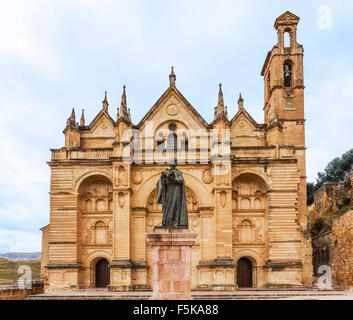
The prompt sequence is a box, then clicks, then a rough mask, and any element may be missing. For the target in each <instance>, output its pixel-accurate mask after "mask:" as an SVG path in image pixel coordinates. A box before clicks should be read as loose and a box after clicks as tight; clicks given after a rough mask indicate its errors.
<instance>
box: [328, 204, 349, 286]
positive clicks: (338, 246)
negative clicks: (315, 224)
mask: <svg viewBox="0 0 353 320" xmlns="http://www.w3.org/2000/svg"><path fill="white" fill-rule="evenodd" d="M332 276H333V282H334V284H336V285H339V286H342V287H344V288H347V289H352V288H353V210H351V211H349V212H347V213H345V214H344V215H342V216H341V217H339V218H337V219H335V220H334V222H333V224H332Z"/></svg>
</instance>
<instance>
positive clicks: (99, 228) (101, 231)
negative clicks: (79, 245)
mask: <svg viewBox="0 0 353 320" xmlns="http://www.w3.org/2000/svg"><path fill="white" fill-rule="evenodd" d="M94 229H95V240H96V241H95V243H96V244H104V243H106V232H105V229H106V228H105V224H104V222H102V221H98V222H97V223H96V224H95V226H94Z"/></svg>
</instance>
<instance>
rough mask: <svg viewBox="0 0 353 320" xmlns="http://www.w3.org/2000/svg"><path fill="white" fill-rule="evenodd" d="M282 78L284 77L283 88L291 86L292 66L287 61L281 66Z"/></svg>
mask: <svg viewBox="0 0 353 320" xmlns="http://www.w3.org/2000/svg"><path fill="white" fill-rule="evenodd" d="M283 77H284V86H285V87H287V88H288V87H291V86H292V64H291V63H290V62H289V61H286V62H285V63H284V65H283Z"/></svg>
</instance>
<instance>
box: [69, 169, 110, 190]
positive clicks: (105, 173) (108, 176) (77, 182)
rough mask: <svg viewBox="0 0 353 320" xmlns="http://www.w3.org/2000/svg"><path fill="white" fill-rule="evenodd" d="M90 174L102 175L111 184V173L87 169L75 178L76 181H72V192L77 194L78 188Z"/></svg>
mask: <svg viewBox="0 0 353 320" xmlns="http://www.w3.org/2000/svg"><path fill="white" fill-rule="evenodd" d="M92 176H103V177H105V178H107V179H108V180H109V181H110V182H111V184H113V176H112V175H111V174H109V173H107V172H105V171H102V170H94V171H89V172H86V173H85V174H83V175H81V176H80V177H79V178H78V179H76V182H75V183H74V192H75V193H76V194H78V189H79V188H80V186H81V184H82V182H83V181H84V180H86V179H87V178H89V177H92Z"/></svg>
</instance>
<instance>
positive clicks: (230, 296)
mask: <svg viewBox="0 0 353 320" xmlns="http://www.w3.org/2000/svg"><path fill="white" fill-rule="evenodd" d="M151 297H152V291H139V292H108V291H106V290H105V289H86V290H75V291H62V292H51V293H45V294H37V295H30V296H28V297H27V298H26V300H149V299H151ZM191 297H192V299H193V300H353V293H352V292H347V291H344V290H318V289H315V288H311V289H246V290H238V291H235V292H229V291H192V293H191Z"/></svg>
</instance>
